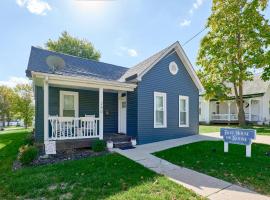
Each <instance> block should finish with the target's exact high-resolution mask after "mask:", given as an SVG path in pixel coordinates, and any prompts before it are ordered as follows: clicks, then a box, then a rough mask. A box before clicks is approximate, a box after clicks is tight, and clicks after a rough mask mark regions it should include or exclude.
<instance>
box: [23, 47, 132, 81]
mask: <svg viewBox="0 0 270 200" xmlns="http://www.w3.org/2000/svg"><path fill="white" fill-rule="evenodd" d="M48 56H59V57H61V58H62V59H63V60H64V61H65V66H64V68H63V69H61V70H58V71H56V73H57V74H61V75H67V76H82V77H91V78H95V79H102V80H114V81H116V80H118V79H119V78H120V77H121V76H122V75H123V74H124V73H125V72H126V71H127V70H128V68H125V67H121V66H117V65H112V64H108V63H103V62H99V61H95V60H90V59H84V58H80V57H76V56H72V55H67V54H63V53H57V52H54V51H49V50H45V49H42V48H37V47H32V48H31V53H30V58H29V62H28V67H27V72H26V74H27V76H29V77H30V76H31V74H30V73H29V72H31V71H35V72H42V73H51V74H53V73H54V72H52V71H51V70H50V68H49V66H48V65H47V63H46V59H47V57H48Z"/></svg>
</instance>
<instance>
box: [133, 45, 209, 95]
mask: <svg viewBox="0 0 270 200" xmlns="http://www.w3.org/2000/svg"><path fill="white" fill-rule="evenodd" d="M174 48H175V49H176V53H177V55H178V57H179V58H180V60H181V61H182V62H183V65H184V66H185V68H186V69H187V71H188V73H189V75H190V77H191V78H192V80H193V82H194V83H195V85H196V86H197V88H198V89H199V91H200V92H203V91H204V88H203V85H202V83H201V81H200V79H199V78H198V76H197V74H196V72H195V70H194V68H193V66H192V64H191V62H190V61H189V59H188V57H187V55H186V54H185V52H184V50H183V48H182V47H181V45H180V43H179V42H176V43H175V44H174V45H172V46H171V48H169V49H167V51H165V52H164V53H163V54H162V55H161V56H160V57H159V58H158V59H157V60H156V61H155V62H154V63H153V64H152V65H151V66H149V67H148V68H147V69H145V70H144V71H143V72H141V73H140V74H138V78H137V80H138V81H140V80H142V77H143V76H144V75H145V74H146V73H147V72H148V71H149V70H150V69H151V68H152V67H154V66H155V65H156V64H157V63H158V62H159V61H160V60H161V59H162V58H163V57H164V56H165V55H167V54H168V53H169V52H170V51H172V50H173V49H174Z"/></svg>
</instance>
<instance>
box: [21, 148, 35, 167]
mask: <svg viewBox="0 0 270 200" xmlns="http://www.w3.org/2000/svg"><path fill="white" fill-rule="evenodd" d="M19 151H20V152H19V160H20V161H21V163H22V164H23V165H29V164H30V163H31V162H32V161H33V160H34V159H35V158H36V157H37V155H38V149H37V147H35V146H28V145H25V146H22V147H21V148H20V149H19Z"/></svg>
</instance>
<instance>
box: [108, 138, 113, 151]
mask: <svg viewBox="0 0 270 200" xmlns="http://www.w3.org/2000/svg"><path fill="white" fill-rule="evenodd" d="M107 148H108V149H112V148H113V141H112V139H111V138H110V139H109V140H108V141H107Z"/></svg>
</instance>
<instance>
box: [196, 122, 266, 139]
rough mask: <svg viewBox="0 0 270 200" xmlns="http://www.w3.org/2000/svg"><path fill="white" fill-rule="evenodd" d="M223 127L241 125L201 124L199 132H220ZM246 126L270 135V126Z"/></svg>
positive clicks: (259, 132)
mask: <svg viewBox="0 0 270 200" xmlns="http://www.w3.org/2000/svg"><path fill="white" fill-rule="evenodd" d="M222 127H231V128H238V127H239V126H237V125H230V126H228V125H226V124H225V125H200V127H199V132H200V133H213V132H219V130H220V128H222ZM244 128H248V129H256V131H257V134H258V135H269V136H270V126H263V125H262V126H259V125H254V126H251V125H249V126H246V127H244Z"/></svg>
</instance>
